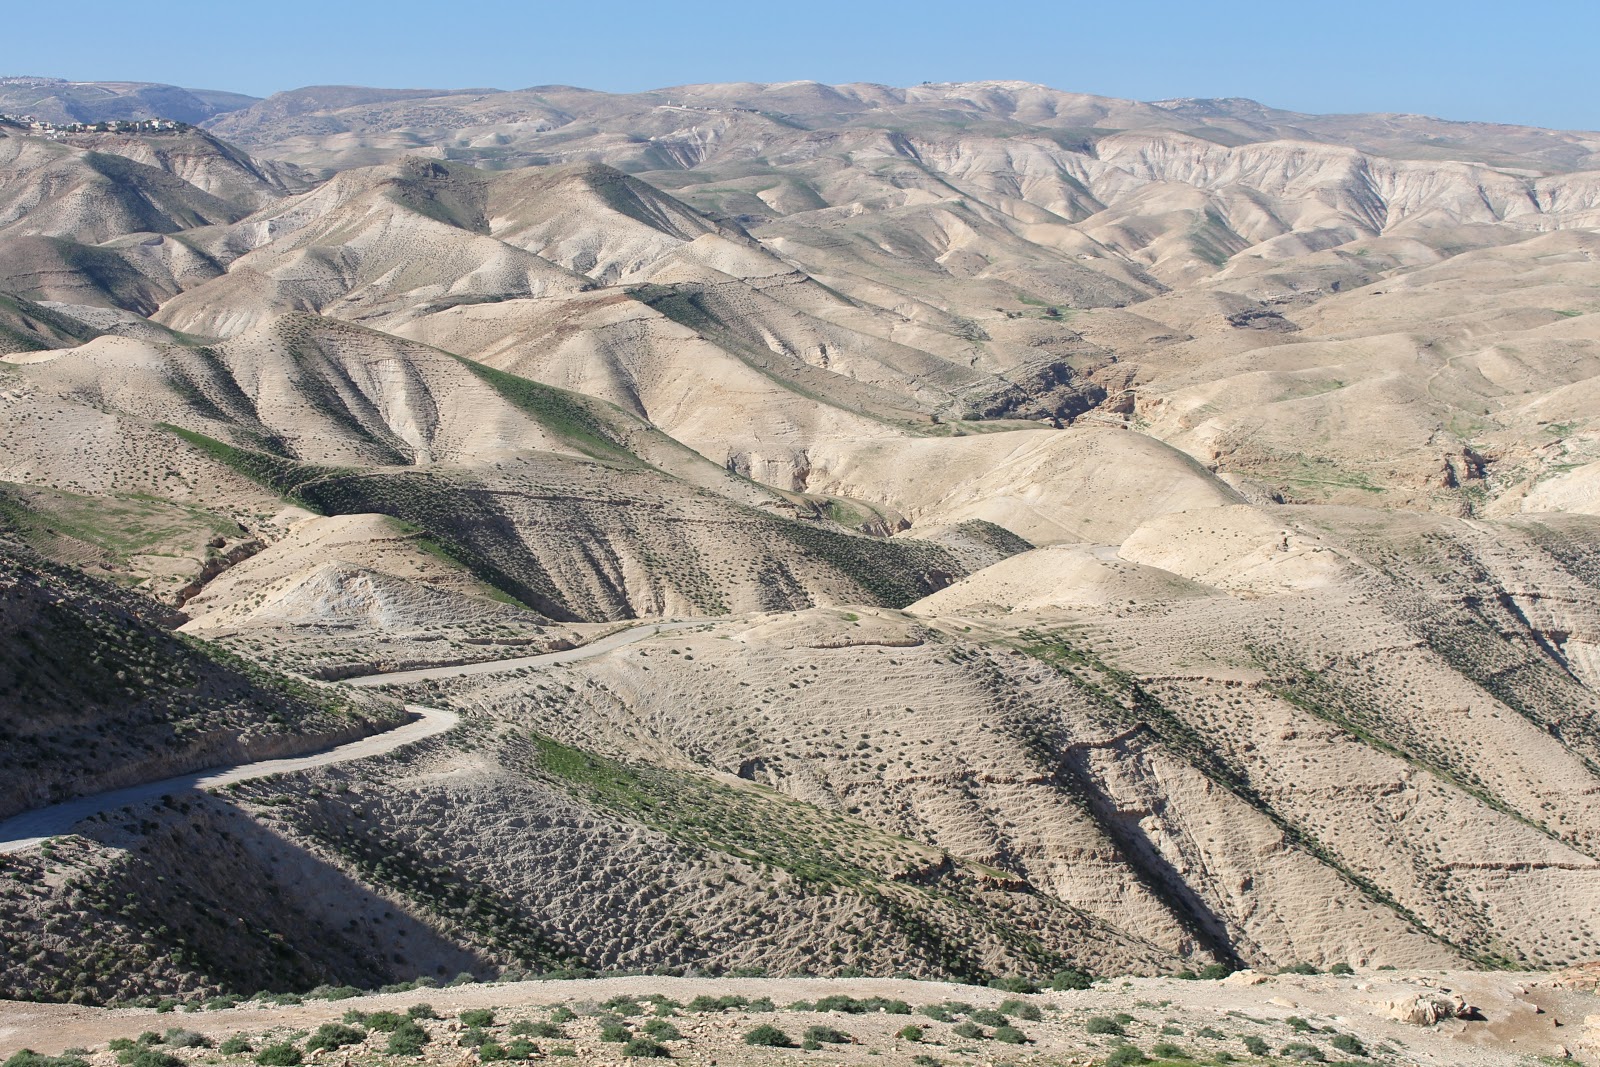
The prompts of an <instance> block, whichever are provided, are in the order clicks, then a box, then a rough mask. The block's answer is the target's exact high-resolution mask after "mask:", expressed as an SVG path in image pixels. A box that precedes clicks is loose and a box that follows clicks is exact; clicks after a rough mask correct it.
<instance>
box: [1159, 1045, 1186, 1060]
mask: <svg viewBox="0 0 1600 1067" xmlns="http://www.w3.org/2000/svg"><path fill="white" fill-rule="evenodd" d="M1150 1051H1151V1053H1152V1054H1154V1055H1155V1056H1157V1057H1159V1058H1160V1059H1163V1060H1186V1059H1188V1058H1189V1054H1188V1053H1187V1052H1185V1051H1184V1049H1183V1046H1182V1045H1174V1044H1173V1043H1172V1042H1170V1041H1157V1042H1156V1044H1155V1047H1154V1048H1152V1049H1151V1050H1150Z"/></svg>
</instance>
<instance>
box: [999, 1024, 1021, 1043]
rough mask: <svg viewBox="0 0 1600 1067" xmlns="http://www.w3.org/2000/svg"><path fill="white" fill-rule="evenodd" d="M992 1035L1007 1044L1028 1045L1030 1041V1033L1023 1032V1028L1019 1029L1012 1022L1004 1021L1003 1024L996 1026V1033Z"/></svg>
mask: <svg viewBox="0 0 1600 1067" xmlns="http://www.w3.org/2000/svg"><path fill="white" fill-rule="evenodd" d="M991 1036H992V1037H993V1038H994V1039H995V1040H996V1041H999V1042H1002V1043H1004V1044H1007V1045H1026V1044H1027V1043H1028V1035H1027V1034H1025V1033H1023V1032H1022V1031H1021V1030H1018V1029H1017V1028H1016V1027H1015V1026H1012V1025H1011V1024H1010V1023H1002V1024H1001V1025H999V1026H997V1027H995V1028H994V1033H993V1034H992V1035H991Z"/></svg>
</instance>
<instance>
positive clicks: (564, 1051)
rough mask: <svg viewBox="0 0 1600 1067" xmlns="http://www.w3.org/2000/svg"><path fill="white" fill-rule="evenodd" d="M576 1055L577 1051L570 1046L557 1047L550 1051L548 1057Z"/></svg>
mask: <svg viewBox="0 0 1600 1067" xmlns="http://www.w3.org/2000/svg"><path fill="white" fill-rule="evenodd" d="M577 1054H578V1050H577V1049H575V1048H573V1047H572V1046H571V1045H557V1046H556V1047H555V1048H553V1049H551V1050H550V1055H552V1056H576V1055H577Z"/></svg>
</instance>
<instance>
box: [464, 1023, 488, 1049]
mask: <svg viewBox="0 0 1600 1067" xmlns="http://www.w3.org/2000/svg"><path fill="white" fill-rule="evenodd" d="M488 1043H489V1035H488V1034H486V1033H484V1032H483V1031H482V1030H480V1029H479V1028H478V1027H476V1026H469V1027H467V1028H466V1029H465V1030H463V1031H461V1036H460V1037H458V1038H456V1044H458V1045H460V1046H461V1047H462V1048H482V1047H483V1046H484V1045H486V1044H488Z"/></svg>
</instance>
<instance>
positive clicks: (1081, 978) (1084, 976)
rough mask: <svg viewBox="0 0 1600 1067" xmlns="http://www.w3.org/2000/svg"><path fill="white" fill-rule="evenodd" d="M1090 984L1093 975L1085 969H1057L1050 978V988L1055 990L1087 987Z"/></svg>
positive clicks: (1091, 983)
mask: <svg viewBox="0 0 1600 1067" xmlns="http://www.w3.org/2000/svg"><path fill="white" fill-rule="evenodd" d="M1092 985H1094V976H1093V975H1091V974H1089V973H1088V972H1086V971H1076V970H1065V971H1057V972H1056V974H1055V977H1054V978H1051V979H1050V988H1051V989H1055V990H1062V989H1088V988H1089V987H1090V986H1092Z"/></svg>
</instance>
